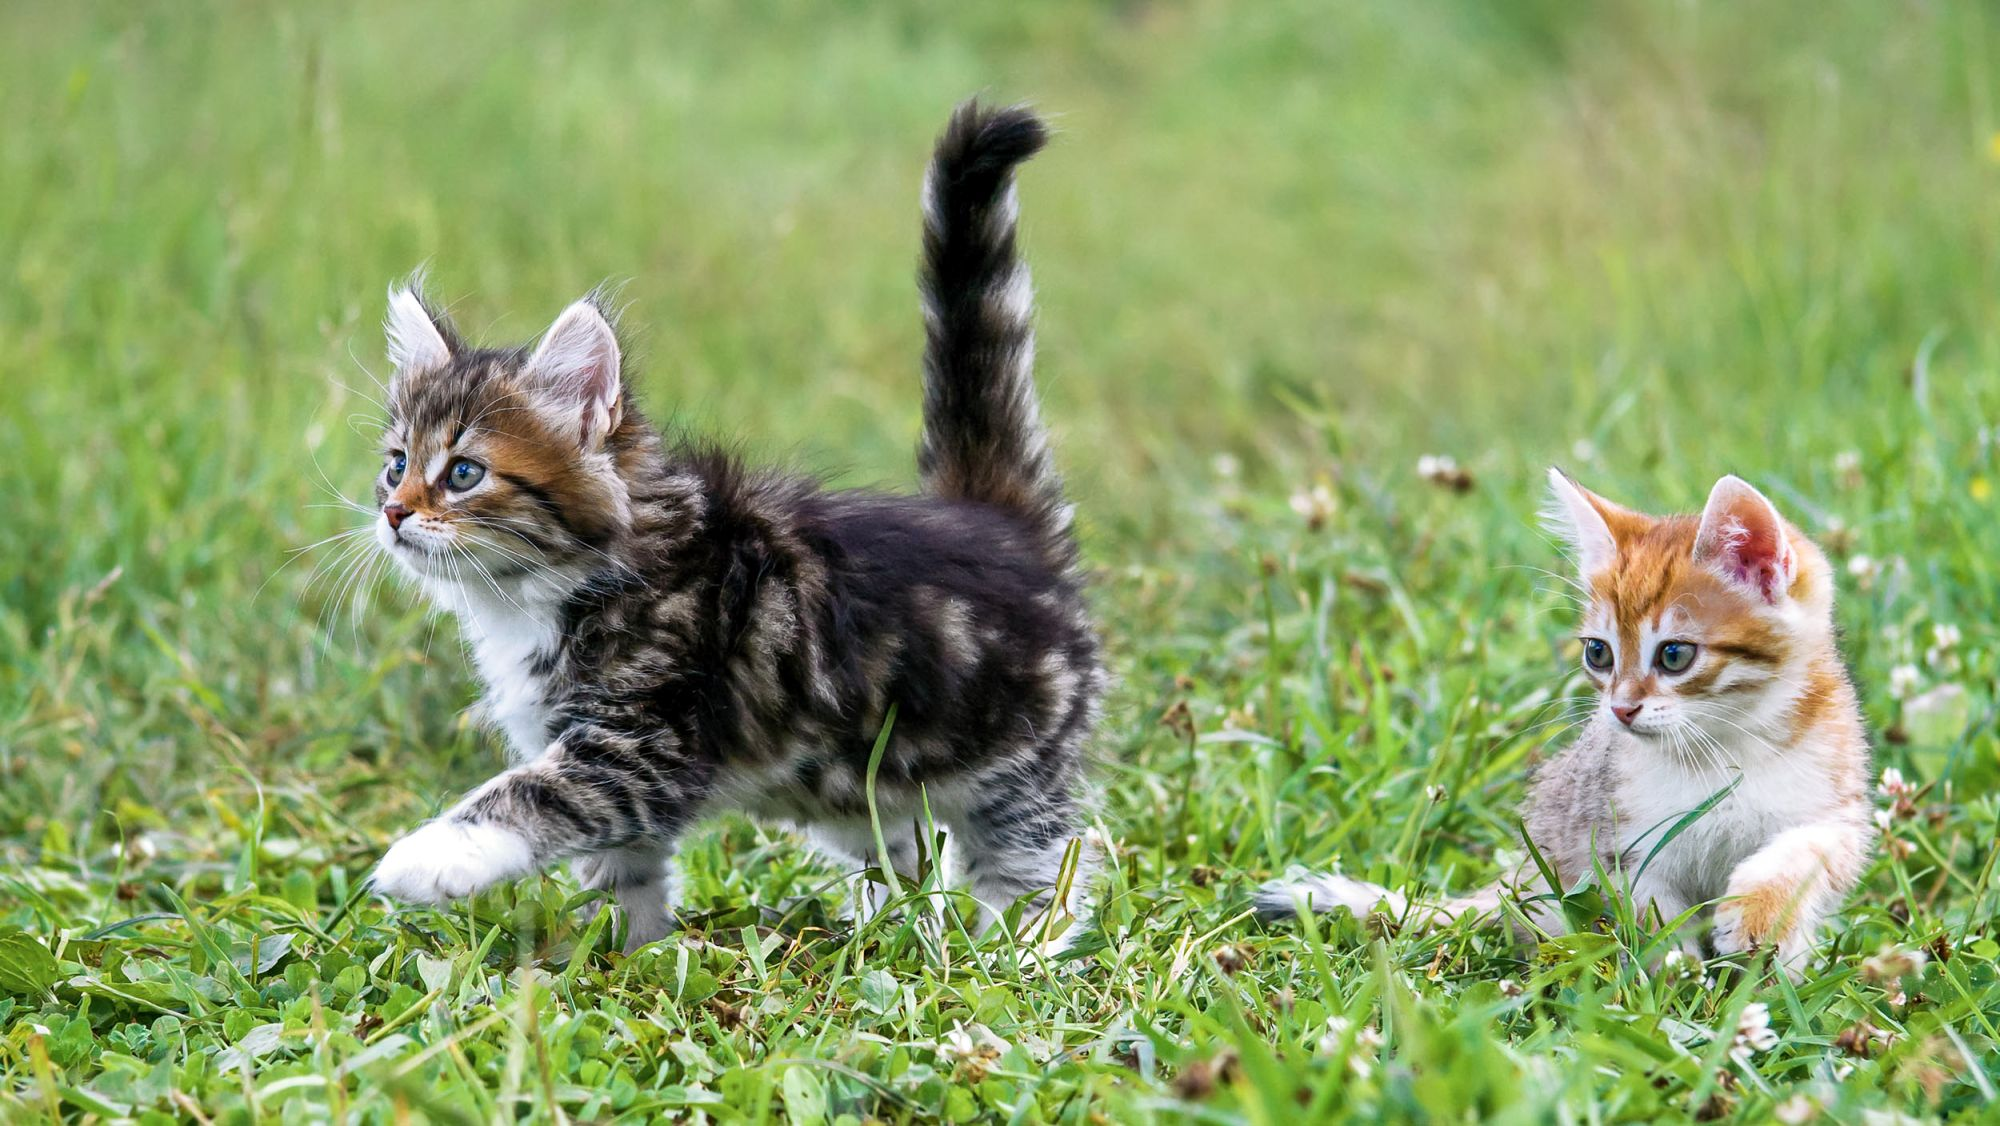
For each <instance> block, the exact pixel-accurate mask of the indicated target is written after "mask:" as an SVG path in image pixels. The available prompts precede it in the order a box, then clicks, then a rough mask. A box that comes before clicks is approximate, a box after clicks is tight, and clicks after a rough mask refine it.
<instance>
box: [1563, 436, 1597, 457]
mask: <svg viewBox="0 0 2000 1126" xmlns="http://www.w3.org/2000/svg"><path fill="white" fill-rule="evenodd" d="M1569 452H1570V453H1572V454H1575V455H1576V460H1578V461H1586V462H1588V461H1596V460H1597V443H1596V442H1593V441H1591V440H1590V439H1588V438H1578V439H1577V440H1576V441H1575V442H1573V443H1571V444H1570V447H1569Z"/></svg>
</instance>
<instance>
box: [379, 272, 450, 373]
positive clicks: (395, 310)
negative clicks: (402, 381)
mask: <svg viewBox="0 0 2000 1126" xmlns="http://www.w3.org/2000/svg"><path fill="white" fill-rule="evenodd" d="M421 284H422V279H421V278H412V279H411V280H410V281H408V282H406V283H403V284H400V285H392V286H390V287H389V315H388V316H387V317H386V318H384V320H383V322H382V330H383V332H384V333H385V334H386V335H387V336H388V338H389V364H390V366H391V367H393V368H395V370H396V374H397V375H399V376H400V375H402V374H403V373H405V372H411V371H422V370H424V369H426V368H434V367H443V366H444V365H445V364H447V363H450V362H451V354H452V351H453V350H454V349H455V348H456V347H457V339H456V338H455V337H454V336H453V334H452V331H451V325H450V324H449V323H448V322H447V321H445V320H444V318H443V317H441V316H439V315H438V314H436V313H433V312H431V309H430V306H429V305H427V304H425V303H424V298H423V294H422V292H421V291H420V289H419V287H420V286H421Z"/></svg>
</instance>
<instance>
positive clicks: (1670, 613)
mask: <svg viewBox="0 0 2000 1126" xmlns="http://www.w3.org/2000/svg"><path fill="white" fill-rule="evenodd" d="M1549 487H1550V490H1551V492H1552V494H1553V498H1552V503H1551V505H1550V508H1549V513H1548V515H1549V520H1550V523H1551V524H1552V525H1553V526H1554V527H1555V528H1557V529H1558V530H1559V531H1561V532H1562V534H1563V535H1564V536H1565V537H1566V538H1567V539H1568V540H1569V543H1570V547H1571V549H1572V550H1573V552H1574V555H1575V558H1576V563H1577V567H1578V570H1579V573H1580V578H1581V579H1582V589H1583V591H1584V598H1583V603H1584V609H1583V621H1582V623H1581V626H1580V628H1579V630H1578V636H1579V638H1580V640H1581V641H1582V643H1583V669H1584V672H1585V673H1586V674H1587V675H1588V676H1589V677H1590V679H1591V681H1592V683H1594V684H1595V685H1596V686H1597V690H1598V708H1599V710H1600V711H1601V713H1602V714H1603V715H1604V716H1605V717H1606V718H1607V719H1609V720H1611V721H1613V722H1614V723H1615V724H1616V725H1617V726H1619V727H1623V728H1625V729H1628V730H1630V731H1632V732H1633V733H1635V734H1637V735H1639V736H1641V737H1644V738H1647V739H1649V740H1650V739H1659V740H1662V741H1663V742H1664V743H1666V744H1668V745H1669V746H1670V747H1671V748H1672V749H1674V750H1677V751H1679V752H1682V753H1684V754H1689V755H1693V756H1696V757H1707V755H1708V752H1709V751H1711V750H1714V749H1715V748H1716V745H1717V743H1720V744H1722V745H1740V744H1742V743H1744V742H1745V741H1746V738H1747V740H1749V741H1751V742H1752V743H1762V742H1768V741H1769V732H1770V729H1771V726H1772V724H1773V723H1774V722H1775V721H1777V720H1778V719H1780V718H1781V717H1783V716H1785V715H1787V714H1789V713H1790V712H1791V711H1792V710H1793V705H1794V703H1795V702H1796V701H1797V700H1798V699H1799V697H1800V694H1801V688H1800V683H1801V680H1802V677H1801V669H1802V668H1803V667H1804V666H1805V665H1806V664H1807V663H1808V662H1809V661H1810V660H1811V659H1812V658H1815V657H1817V656H1819V655H1820V654H1822V653H1823V652H1825V650H1826V649H1827V648H1828V647H1829V646H1830V645H1831V643H1832V637H1833V572H1832V569H1831V568H1830V567H1829V566H1828V565H1827V562H1826V557H1825V556H1824V555H1822V554H1821V553H1820V550H1819V548H1817V547H1815V546H1814V545H1813V543H1812V541H1810V540H1808V539H1806V537H1805V536H1804V535H1803V534H1801V533H1800V532H1799V530H1798V529H1797V528H1794V527H1792V525H1791V524H1790V523H1789V522H1787V521H1786V520H1785V518H1784V517H1782V516H1780V515H1778V510H1777V509H1776V508H1774V507H1773V506H1772V504H1771V502H1770V501H1769V500H1767V499H1765V497H1764V494H1762V493H1760V492H1758V491H1757V490H1756V489H1754V488H1752V487H1750V485H1749V484H1748V483H1747V482H1745V481H1743V480H1742V479H1741V478H1738V477H1724V478H1723V479H1722V480H1720V481H1717V482H1716V483H1715V488H1714V489H1713V490H1712V491H1711V492H1710V493H1709V495H1708V504H1707V506H1706V507H1705V508H1703V510H1702V512H1701V514H1700V515H1698V516H1661V517H1655V516H1648V515H1645V514H1644V513H1640V512H1634V511H1632V510H1631V509H1629V508H1624V507H1621V506H1619V505H1616V504H1613V503H1611V502H1610V501H1608V500H1605V499H1604V498H1603V497H1600V496H1598V495H1596V494H1595V493H1592V492H1590V491H1589V490H1588V489H1585V488H1584V487H1583V486H1581V485H1579V484H1577V483H1576V482H1575V481H1572V480H1570V479H1569V477H1568V476H1566V475H1564V474H1563V473H1562V472H1561V471H1560V470H1554V469H1552V470H1550V471H1549Z"/></svg>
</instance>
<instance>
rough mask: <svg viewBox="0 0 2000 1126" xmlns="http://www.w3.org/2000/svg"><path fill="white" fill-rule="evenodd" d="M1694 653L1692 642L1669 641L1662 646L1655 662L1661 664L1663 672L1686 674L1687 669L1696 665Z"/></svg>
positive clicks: (1654, 658)
mask: <svg viewBox="0 0 2000 1126" xmlns="http://www.w3.org/2000/svg"><path fill="white" fill-rule="evenodd" d="M1694 651H1695V645H1694V642H1692V641H1669V642H1667V643H1666V644H1664V645H1662V646H1660V650H1659V652H1658V653H1656V654H1654V657H1653V660H1655V661H1657V662H1658V663H1659V666H1660V670H1661V671H1662V672H1686V671H1687V667H1688V666H1689V665H1691V664H1694Z"/></svg>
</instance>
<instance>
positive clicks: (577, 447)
mask: <svg viewBox="0 0 2000 1126" xmlns="http://www.w3.org/2000/svg"><path fill="white" fill-rule="evenodd" d="M386 328H387V331H388V338H389V362H390V363H391V364H392V365H393V366H394V368H395V375H394V376H393V377H392V379H391V381H390V384H389V402H388V407H389V426H388V428H387V429H386V430H385V431H384V432H383V435H382V470H381V472H380V473H379V474H378V475H377V476H376V479H375V503H376V507H377V508H378V509H379V510H380V515H379V516H378V517H377V518H376V521H375V536H376V540H377V542H378V543H380V545H381V546H382V549H383V550H384V551H387V552H388V553H389V554H390V556H391V557H393V558H394V559H395V560H396V562H397V563H399V564H401V565H402V566H403V567H404V568H405V569H407V570H409V571H411V572H413V573H415V574H417V575H419V576H422V577H424V578H427V579H431V580H436V581H440V582H446V583H457V584H460V585H463V586H466V587H468V588H486V589H488V590H490V591H492V592H494V593H499V591H500V584H501V583H504V582H508V581H511V580H519V579H523V578H529V577H534V576H541V577H555V576H563V575H573V574H574V573H576V572H579V571H581V570H583V569H587V568H588V566H589V565H590V562H591V560H592V559H593V558H602V557H603V554H604V552H605V550H606V548H607V547H608V546H609V545H610V544H611V543H612V542H613V541H615V540H616V539H617V538H618V537H619V536H620V535H621V534H622V533H623V532H624V531H625V530H626V529H627V528H628V527H629V526H630V522H631V515H630V505H629V502H628V497H627V493H626V490H625V485H624V481H623V479H622V478H621V477H620V476H619V474H618V472H617V467H616V464H615V459H616V455H617V453H618V449H619V447H620V446H621V444H622V443H621V427H624V426H627V425H628V424H629V422H628V417H629V416H631V414H632V412H631V411H630V410H629V408H628V407H627V404H626V403H625V396H624V391H623V387H622V384H621V381H620V378H619V355H620V353H619V346H618V338H617V335H616V333H614V332H613V330H612V327H611V322H610V318H609V317H607V316H606V314H605V311H604V308H603V306H602V305H601V304H600V302H599V300H598V298H597V296H596V295H595V294H593V295H591V296H589V297H585V298H584V299H582V300H580V301H578V302H576V303H575V304H573V305H571V306H570V307H569V308H567V309H565V310H563V312H562V315H561V316H559V317H557V318H556V321H555V323H554V324H553V325H551V326H550V327H549V330H548V332H546V333H544V334H543V336H542V339H541V343H540V344H539V345H537V346H536V347H535V349H534V350H533V351H532V352H530V351H529V350H528V349H525V348H518V349H490V348H473V347H470V346H468V345H466V344H465V343H464V342H463V341H461V340H460V339H459V337H458V334H457V333H456V332H454V331H453V330H452V327H451V324H450V322H449V321H447V320H446V319H445V318H444V317H443V316H442V315H440V314H439V313H437V312H435V311H434V310H433V309H432V308H431V307H430V306H429V305H428V304H426V303H425V301H424V299H423V297H422V295H421V294H419V293H418V292H417V290H416V288H415V287H414V286H406V287H401V288H397V289H392V290H391V291H390V293H389V315H388V320H387V323H386Z"/></svg>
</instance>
